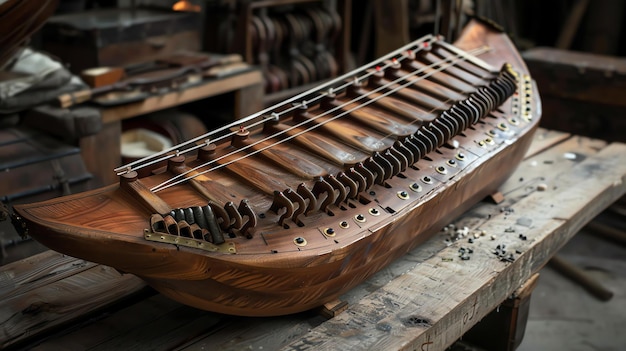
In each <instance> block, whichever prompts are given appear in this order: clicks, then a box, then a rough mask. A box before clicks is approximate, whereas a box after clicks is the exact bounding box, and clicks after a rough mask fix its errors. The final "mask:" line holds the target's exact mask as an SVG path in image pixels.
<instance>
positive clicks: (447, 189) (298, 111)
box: [16, 22, 540, 316]
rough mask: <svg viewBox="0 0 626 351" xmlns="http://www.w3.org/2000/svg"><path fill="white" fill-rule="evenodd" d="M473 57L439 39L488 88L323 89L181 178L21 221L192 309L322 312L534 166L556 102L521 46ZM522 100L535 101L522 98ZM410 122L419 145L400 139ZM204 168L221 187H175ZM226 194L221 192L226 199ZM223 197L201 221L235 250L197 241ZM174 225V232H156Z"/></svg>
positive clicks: (113, 190) (89, 198) (481, 43)
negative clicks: (196, 232)
mask: <svg viewBox="0 0 626 351" xmlns="http://www.w3.org/2000/svg"><path fill="white" fill-rule="evenodd" d="M457 44H458V45H459V46H460V47H462V48H464V49H465V50H470V49H475V48H477V47H479V48H480V47H489V51H487V52H486V53H484V54H482V55H481V56H480V58H474V57H466V56H465V55H466V54H464V53H463V52H461V51H458V49H456V48H453V47H451V46H448V44H444V43H440V42H439V40H438V39H433V42H432V44H431V45H432V46H433V47H437V49H438V51H437V53H443V54H442V55H443V56H446V55H447V56H448V57H451V55H454V57H456V59H457V60H458V59H459V58H463V60H464V61H463V62H464V63H465V64H464V65H463V66H460V65H459V66H458V68H459V69H462V70H464V71H467V72H468V73H470V74H473V75H475V76H476V77H477V78H476V79H481V80H485V81H487V82H489V83H488V85H486V86H474V87H472V91H469V92H466V91H463V92H462V93H460V92H457V91H455V90H454V89H451V88H449V87H456V90H459V91H460V90H462V89H467V86H468V84H467V83H463V84H461V83H459V82H461V81H462V79H461V78H458V79H457V78H455V79H446V77H450V76H452V75H454V73H453V72H447V75H446V76H438V77H437V79H436V80H435V79H433V80H428V79H424V78H426V77H424V78H422V80H420V81H419V82H417V80H415V81H413V80H410V79H409V78H408V77H401V78H402V79H400V80H399V81H398V82H397V83H398V84H401V85H399V86H394V88H386V89H388V91H386V92H385V91H383V90H377V88H374V87H372V86H370V85H369V84H367V82H366V81H359V82H358V83H355V84H354V85H352V88H348V89H345V90H341V89H337V90H336V91H333V89H328V86H326V87H321V88H320V90H322V91H323V89H328V90H327V91H324V95H323V96H320V95H319V93H320V91H318V90H315V91H312V92H310V93H307V94H309V95H307V96H306V97H305V98H303V99H302V102H299V103H297V104H296V106H295V108H293V107H292V106H293V105H292V104H291V103H286V104H285V105H282V106H281V105H279V106H278V107H276V111H277V112H281V114H278V113H276V116H278V117H277V118H267V119H264V120H261V121H263V123H262V124H263V125H262V126H260V125H258V124H257V125H256V126H254V125H252V124H250V125H249V126H247V125H246V124H245V123H242V125H241V126H240V127H239V128H238V129H237V130H234V131H233V134H232V135H230V137H229V138H223V139H220V140H218V141H216V142H215V143H214V144H206V146H205V147H208V148H209V149H210V150H206V152H205V151H202V150H201V151H200V152H198V153H197V156H195V155H193V154H192V155H191V156H189V157H186V158H185V159H184V161H183V160H180V161H181V162H184V166H182V165H179V166H176V167H184V168H182V169H181V168H177V169H178V171H176V170H175V169H174V167H170V170H169V171H168V170H167V169H165V168H159V167H154V168H153V169H151V175H150V176H147V177H144V178H139V179H136V178H134V177H133V176H132V175H130V174H124V175H122V177H121V178H122V179H121V181H120V186H119V187H118V186H112V187H109V188H105V189H100V190H95V191H92V192H88V193H82V194H76V195H72V196H69V197H65V198H60V199H55V200H52V201H48V202H43V203H38V204H30V205H24V206H19V207H16V210H17V211H18V213H19V215H20V216H21V218H22V220H23V221H25V223H26V226H27V228H28V231H29V233H30V234H31V235H33V236H34V237H36V238H37V240H39V241H41V242H42V243H44V244H45V245H47V246H49V247H51V248H53V249H55V250H58V251H60V252H64V253H67V254H70V255H74V256H76V257H81V258H85V259H88V260H92V261H94V262H98V263H103V264H107V265H110V266H113V267H115V268H118V269H120V270H122V271H125V272H131V273H133V274H135V275H137V276H139V277H140V278H142V279H144V280H145V281H146V282H148V283H149V284H150V285H151V286H152V287H154V288H156V289H157V290H158V291H159V292H161V293H162V294H164V295H166V296H168V297H171V298H172V299H175V300H177V301H180V302H183V303H185V304H188V305H190V306H194V307H197V308H201V309H206V310H211V311H217V312H222V313H228V314H239V315H251V316H269V315H282V314H289V313H294V312H298V311H304V310H307V309H311V308H314V307H317V306H320V305H322V304H324V303H326V302H329V301H332V300H334V299H336V298H337V297H338V296H339V295H341V294H342V293H344V292H345V291H347V290H349V289H350V288H352V287H354V286H355V285H357V284H358V283H360V282H361V281H363V280H364V279H366V278H367V277H369V276H371V275H372V274H374V273H375V272H377V271H378V270H380V269H382V268H383V267H385V266H386V265H388V264H389V263H390V262H392V261H393V260H394V259H396V258H398V257H400V256H402V255H403V254H405V253H406V252H408V250H410V249H412V248H414V247H415V246H417V245H418V244H419V243H421V242H423V241H424V240H426V239H427V238H428V237H429V236H430V235H431V234H433V233H434V232H436V231H437V230H438V229H439V228H441V226H443V225H444V224H445V223H446V222H447V221H449V219H450V218H451V217H454V216H457V215H459V214H460V213H462V212H463V211H465V210H466V209H467V208H469V206H471V205H472V204H473V203H475V202H477V201H479V200H480V199H481V198H483V197H485V196H486V195H488V194H490V193H492V192H494V191H496V189H497V187H498V186H499V185H500V184H501V183H502V182H503V181H504V180H505V179H506V178H507V177H508V176H509V175H510V174H511V172H512V171H513V170H514V168H515V166H516V165H517V164H518V163H519V162H520V161H521V159H522V157H523V156H524V154H525V153H526V150H527V148H528V146H529V144H530V141H531V140H532V134H533V132H534V130H535V129H536V128H537V124H538V119H539V117H540V116H539V114H538V112H539V111H540V101H539V99H538V94H537V92H536V86H535V85H534V84H533V83H532V82H531V81H530V80H529V78H528V77H526V76H525V74H526V73H527V70H526V68H525V66H524V64H523V62H522V61H521V59H520V57H519V55H518V54H517V52H516V51H515V50H514V47H513V46H512V44H511V43H510V41H509V40H508V39H507V38H506V36H505V35H504V34H501V33H497V32H495V31H493V30H492V29H490V28H488V27H485V26H484V25H482V24H479V23H477V22H473V23H472V24H471V26H470V27H469V29H468V31H467V32H466V34H465V35H464V36H462V37H461V39H460V41H459V43H457ZM428 50H430V49H428ZM433 52H434V49H433ZM415 60H419V56H417V55H416V58H415ZM384 62H385V61H382V63H384ZM505 63H508V64H510V66H509V65H505ZM370 68H371V67H370ZM383 70H385V72H387V70H390V71H394V70H395V73H393V72H391V73H389V74H390V75H391V74H392V73H393V74H397V73H398V72H401V71H403V70H402V69H399V68H398V69H396V68H394V67H392V66H386V67H385V68H383ZM366 72H368V71H367V68H365V69H363V70H362V72H361V73H359V74H363V73H366ZM435 74H436V73H433V75H435ZM385 77H386V79H389V77H388V76H387V74H386V75H385ZM465 79H467V77H466V78H465ZM356 80H359V78H356ZM426 81H428V83H425V82H426ZM339 83H341V82H339ZM339 83H337V84H339ZM421 83H423V84H421ZM444 83H445V84H444ZM402 84H404V85H402ZM461 86H462V87H463V88H460V87H461ZM331 88H332V87H331ZM389 89H392V90H389ZM516 89H517V90H520V89H524V90H525V91H527V92H530V94H529V95H531V96H532V98H528V99H526V98H524V99H520V98H519V97H516V96H513V97H511V98H509V97H510V96H511V95H512V94H513V93H514V91H515V90H516ZM405 90H409V91H413V90H420V91H421V92H422V93H423V94H425V95H428V96H429V97H430V98H432V99H437V101H438V102H439V105H441V106H443V107H441V108H440V110H438V111H436V114H435V115H434V116H433V115H432V114H430V113H433V112H434V111H430V112H426V111H427V110H424V109H423V108H420V107H418V106H417V104H416V101H414V100H411V98H409V97H408V96H409V95H407V94H400V93H399V92H400V91H405ZM333 94H334V95H335V99H336V101H335V102H338V101H346V102H348V103H349V104H352V103H356V104H365V106H367V107H368V108H367V109H359V111H360V112H357V113H353V111H352V109H353V108H350V107H348V105H346V106H342V105H343V104H341V105H334V104H332V103H330V104H325V103H323V101H324V99H325V98H330V97H331V95H333ZM351 99H354V100H353V101H349V100H351ZM496 109H497V110H496ZM373 110H376V111H377V112H375V113H368V111H369V112H371V111H373ZM283 111H290V112H283ZM389 115H392V116H393V117H391V118H386V117H385V116H389ZM259 118H265V117H264V116H260V117H259ZM385 120H386V122H385ZM246 121H248V120H246ZM250 121H253V120H250ZM401 121H404V123H405V124H404V125H405V128H409V126H411V128H415V129H414V130H415V131H414V132H412V133H411V132H409V133H408V134H407V133H406V132H402V133H399V132H397V131H398V130H397V127H398V126H401V124H400V122H401ZM390 126H394V127H395V128H396V131H395V132H393V133H390V132H391V131H392V129H393V128H391V129H390ZM276 131H282V132H284V133H281V134H275V132H276ZM279 138H282V140H278V139H279ZM274 141H279V142H280V144H278V145H275V146H273V145H272V142H274ZM172 157H173V158H175V157H178V156H176V155H172ZM171 162H172V161H171ZM171 162H170V163H171ZM214 168H215V170H214V171H211V170H212V169H214ZM189 170H193V171H197V173H198V174H203V175H205V174H206V177H205V178H195V179H196V180H197V181H196V182H192V183H191V185H190V184H189V183H182V184H174V183H162V182H164V181H166V182H167V181H168V179H169V178H170V177H171V176H172V174H178V176H177V178H176V179H180V178H184V174H185V172H187V171H189ZM208 180H210V182H211V183H206V182H207V181H208ZM203 182H204V183H205V184H203ZM213 182H214V183H213ZM162 184H165V185H172V186H167V187H166V188H161V186H162ZM194 184H195V185H194ZM211 184H213V186H217V185H215V184H219V188H216V189H215V190H216V191H215V195H214V196H213V194H212V190H211V188H210V187H211V186H212V185H211ZM201 186H202V187H204V189H205V190H202V191H198V188H199V187H201ZM228 196H232V199H228V201H226V199H222V198H223V197H228ZM207 197H209V199H210V200H211V201H212V202H214V203H212V204H211V209H212V211H211V214H209V213H208V212H207V213H202V212H198V216H199V215H200V214H201V215H202V216H206V218H205V217H202V218H204V219H207V220H209V221H214V222H215V223H220V229H219V232H215V231H216V229H215V227H216V226H214V228H212V229H211V228H203V229H205V230H207V231H208V232H209V233H206V235H204V237H205V238H208V237H211V238H217V237H220V236H222V237H223V238H224V239H225V242H224V243H219V242H215V243H211V242H210V241H211V240H209V239H206V241H202V240H203V239H202V235H200V237H198V238H195V239H196V240H197V241H193V240H191V241H190V240H188V239H187V238H190V237H191V236H192V235H191V234H184V233H187V232H190V231H193V229H192V227H194V225H195V226H196V227H197V229H199V226H200V224H202V218H200V217H195V216H196V214H193V213H191V212H190V211H192V209H193V208H196V209H197V208H198V207H202V206H206V205H207ZM171 210H173V212H171ZM213 212H215V213H213ZM155 215H157V217H155ZM158 216H163V218H164V221H169V222H171V223H172V225H173V227H171V230H170V228H169V226H167V225H163V226H162V225H160V224H155V223H157V222H158V221H157V222H153V224H152V225H151V224H150V219H151V218H152V219H154V218H157V219H158ZM195 222H197V224H196V223H195ZM161 227H163V228H161ZM176 227H178V229H176ZM211 230H213V232H210V231H211ZM209 234H211V235H210V236H209ZM185 235H187V236H185ZM168 238H169V239H168ZM165 240H172V241H170V242H166V241H165ZM213 240H215V239H213ZM194 245H195V246H194ZM201 246H202V247H204V248H205V249H202V248H201ZM229 248H232V251H229Z"/></svg>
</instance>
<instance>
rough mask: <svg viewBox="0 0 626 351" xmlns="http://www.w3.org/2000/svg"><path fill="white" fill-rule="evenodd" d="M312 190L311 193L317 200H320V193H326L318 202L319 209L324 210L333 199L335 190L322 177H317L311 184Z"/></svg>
mask: <svg viewBox="0 0 626 351" xmlns="http://www.w3.org/2000/svg"><path fill="white" fill-rule="evenodd" d="M312 191H313V195H315V198H316V199H317V202H319V201H320V195H322V194H326V198H325V199H324V201H322V203H321V204H320V210H321V211H326V209H327V208H328V205H330V204H331V203H333V202H334V201H335V190H333V187H332V186H331V185H330V184H328V182H327V181H326V180H324V178H322V177H320V178H318V179H317V182H315V185H313V190H312Z"/></svg>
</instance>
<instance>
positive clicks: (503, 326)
mask: <svg viewBox="0 0 626 351" xmlns="http://www.w3.org/2000/svg"><path fill="white" fill-rule="evenodd" d="M538 278H539V273H535V274H534V275H533V276H531V277H530V278H529V279H528V280H527V281H526V282H525V283H524V284H523V285H522V286H521V287H519V288H518V289H517V290H515V292H514V293H513V295H511V297H509V298H508V299H506V300H505V301H504V302H503V303H502V304H501V305H500V306H499V307H498V308H497V309H496V310H494V311H492V312H491V313H490V314H488V315H487V316H485V318H483V319H482V320H481V321H480V322H479V323H478V324H476V325H475V326H474V327H472V329H470V330H469V331H468V332H467V333H465V335H463V340H464V341H465V340H466V341H469V342H470V343H472V344H473V345H476V346H478V347H481V348H484V349H485V350H494V351H495V350H506V351H513V350H515V349H516V348H517V347H518V346H519V345H520V344H521V343H522V339H523V338H524V332H525V331H526V322H527V321H528V311H529V307H530V296H531V293H532V292H533V290H534V289H535V286H537V280H538Z"/></svg>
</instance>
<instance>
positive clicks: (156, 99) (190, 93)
mask: <svg viewBox="0 0 626 351" xmlns="http://www.w3.org/2000/svg"><path fill="white" fill-rule="evenodd" d="M262 82H263V77H262V75H261V72H260V71H258V70H251V71H248V72H244V73H240V74H235V75H232V76H228V77H224V78H220V79H216V80H211V81H207V82H206V83H203V84H199V85H197V86H194V87H190V88H187V89H184V90H182V91H174V92H169V93H166V94H163V95H159V96H152V97H149V98H147V99H145V100H142V101H139V102H135V103H130V104H125V105H120V106H117V107H111V108H106V109H103V110H102V122H103V123H111V122H114V121H119V120H124V119H127V118H131V117H136V116H140V115H144V114H146V113H149V112H154V111H159V110H163V109H166V108H170V107H174V106H179V105H182V104H185V103H188V102H191V101H196V100H200V99H204V98H207V97H210V96H215V95H220V94H224V93H228V92H233V91H235V92H236V93H237V94H241V93H240V92H238V90H239V89H243V88H247V90H246V91H245V92H246V93H253V96H251V98H250V99H246V98H245V96H243V95H237V97H236V99H237V102H238V106H237V113H248V112H250V111H254V112H256V111H259V110H261V109H262V107H263V106H260V105H259V104H260V101H261V100H260V99H258V95H259V94H260V93H258V92H256V91H257V90H258V91H261V92H262V89H263V84H262ZM255 89H256V90H255ZM251 90H253V91H251ZM243 100H245V101H243ZM236 117H237V118H240V117H243V116H241V115H239V116H236Z"/></svg>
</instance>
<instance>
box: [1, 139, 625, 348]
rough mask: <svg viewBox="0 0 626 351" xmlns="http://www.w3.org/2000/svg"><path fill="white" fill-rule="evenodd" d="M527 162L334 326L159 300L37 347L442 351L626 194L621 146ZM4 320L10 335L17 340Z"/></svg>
mask: <svg viewBox="0 0 626 351" xmlns="http://www.w3.org/2000/svg"><path fill="white" fill-rule="evenodd" d="M528 155H529V157H528V158H527V159H526V160H525V161H524V162H523V164H522V165H521V166H520V167H519V169H518V170H517V171H516V172H515V173H514V174H513V176H512V177H511V178H510V179H509V181H508V182H507V183H506V184H505V185H504V186H503V187H502V189H501V192H502V193H503V194H504V196H505V200H504V202H502V203H500V204H497V205H496V204H492V203H487V202H483V203H480V204H478V205H477V206H475V207H474V208H473V209H472V210H471V211H469V212H467V213H466V214H464V215H463V216H462V217H461V218H459V219H458V220H457V221H455V223H454V224H455V225H456V227H457V228H463V227H467V228H468V232H469V234H468V235H467V236H465V237H463V238H461V239H460V240H457V241H454V240H453V241H446V240H445V239H449V238H450V234H449V233H448V232H443V231H442V232H441V233H439V234H437V235H435V236H434V237H433V238H432V239H431V240H430V241H428V242H426V243H425V244H424V245H422V246H420V247H418V248H417V249H416V250H413V251H412V252H411V253H409V254H407V255H406V256H404V257H402V258H401V259H399V260H397V261H396V262H394V263H392V264H391V265H390V266H388V267H387V268H385V269H383V270H382V271H381V272H379V273H377V274H376V275H375V276H373V277H372V278H370V279H369V280H367V281H366V282H364V283H363V284H361V285H359V286H358V287H357V288H355V289H353V290H351V291H350V292H349V293H348V294H346V295H344V296H343V297H342V300H343V301H345V302H347V303H348V308H347V309H346V311H344V312H343V313H341V314H339V315H338V316H336V317H334V318H333V319H331V320H325V319H324V318H322V317H320V316H319V315H318V314H316V313H314V312H311V313H301V314H295V315H290V316H284V317H274V318H244V317H231V316H224V315H219V314H215V313H209V312H203V311H199V310H196V309H193V308H190V307H187V306H182V305H180V304H178V303H175V302H172V301H170V300H167V299H166V298H164V297H162V296H160V295H156V296H154V297H151V298H148V299H144V300H142V301H140V302H138V303H135V304H133V305H131V306H129V307H126V308H124V309H121V310H119V311H114V312H111V313H110V314H108V315H103V316H102V317H101V318H93V320H92V322H91V323H85V324H82V325H80V326H79V327H76V328H73V329H69V330H66V331H64V332H62V333H58V334H56V335H55V336H53V337H50V338H48V339H46V340H44V341H42V342H40V343H39V345H38V346H37V347H36V349H41V350H47V349H58V348H59V347H61V346H63V348H64V349H67V350H89V349H112V348H117V349H119V348H124V349H128V348H142V347H149V348H151V349H156V350H161V349H172V348H175V349H180V350H187V349H189V350H191V349H203V348H204V349H220V350H241V349H261V348H263V349H265V350H267V349H272V350H274V349H281V348H282V349H283V350H307V349H315V350H336V349H341V350H343V349H353V350H363V349H385V350H395V349H411V350H429V351H432V350H444V349H445V348H446V347H447V346H449V345H451V344H452V343H453V342H454V341H455V340H457V339H458V338H459V337H461V336H462V335H463V333H465V332H466V331H467V330H469V329H470V328H471V327H472V326H473V325H474V324H475V323H477V322H478V321H479V320H480V319H481V318H483V317H484V316H485V315H486V314H487V313H489V312H490V311H492V310H494V309H495V308H497V306H498V305H499V304H500V303H502V302H503V301H504V300H505V299H506V298H507V297H509V296H510V295H511V294H512V293H513V292H514V291H515V290H516V289H517V288H518V287H519V286H520V285H521V284H522V283H523V282H525V281H526V280H527V279H529V278H530V277H531V276H532V275H533V274H534V273H536V272H537V271H538V270H539V269H540V268H541V267H542V266H543V265H544V264H545V263H546V262H547V261H548V259H549V258H550V257H551V256H552V255H554V254H555V253H556V252H557V251H558V250H559V248H560V247H561V246H562V245H563V244H565V243H566V242H567V241H568V240H569V239H570V238H571V237H572V236H573V235H574V234H575V233H576V232H577V231H578V230H579V229H580V228H581V227H582V226H584V225H585V224H586V223H587V222H588V221H589V220H590V219H592V218H593V217H595V216H596V215H597V214H598V213H599V212H600V211H602V210H603V209H604V208H606V207H607V206H608V205H610V204H611V203H612V202H614V201H615V200H616V199H618V198H619V197H621V196H622V195H623V194H624V193H626V184H624V178H625V177H626V145H624V144H619V143H615V144H607V143H605V142H603V141H599V140H593V139H588V138H583V137H578V136H569V135H567V134H564V133H559V132H552V131H546V130H539V132H538V133H537V135H536V137H535V143H534V144H533V146H532V148H531V151H529V153H528ZM483 230H484V231H485V235H484V236H480V235H479V236H478V237H477V238H474V236H473V233H479V232H480V231H483ZM520 235H522V236H524V237H525V238H526V240H523V239H522V238H521V237H520ZM492 236H493V237H494V239H493V240H492V239H491V237H492ZM469 238H472V239H473V243H470V242H469ZM498 245H500V247H502V245H505V247H506V251H507V254H506V255H505V257H506V258H508V257H509V254H510V253H512V254H513V256H514V257H513V259H512V262H508V261H502V260H501V259H500V258H499V257H498V256H497V255H495V254H494V251H495V250H496V249H497V246H498ZM461 247H463V248H465V249H469V248H471V249H472V251H473V252H472V253H471V254H469V255H468V256H469V257H470V259H469V260H462V259H461V258H460V256H459V249H460V248H461ZM97 267H98V266H97ZM94 268H95V267H94ZM21 274H23V273H21ZM44 283H45V282H44ZM65 293H66V294H68V293H69V292H65ZM57 294H58V293H57ZM61 295H62V294H58V296H55V298H56V299H62V298H63V297H62V296H61ZM4 301H5V299H2V300H0V304H5V302H4ZM0 307H1V306H0ZM5 313H6V312H4V310H1V309H0V316H5V315H6V314H5ZM2 320H3V322H2V329H3V331H4V333H5V334H4V335H10V334H8V333H7V330H8V331H9V332H10V333H15V332H16V330H17V329H15V328H10V329H9V328H6V327H5V325H6V322H4V320H6V318H4V317H3V319H2ZM22 330H23V328H22ZM32 340H33V339H31V341H32Z"/></svg>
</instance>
